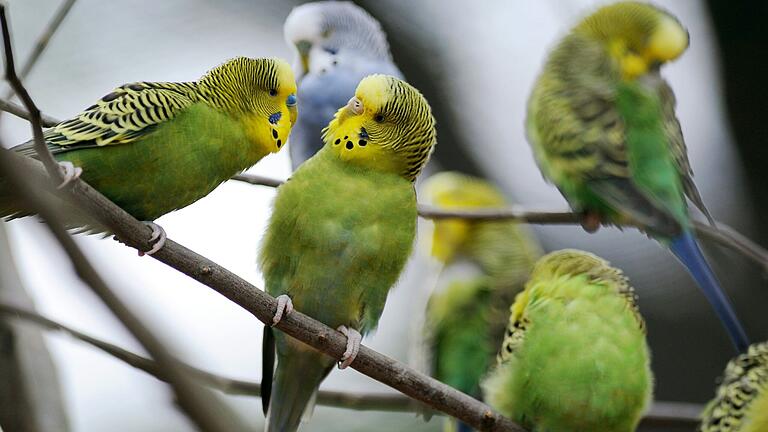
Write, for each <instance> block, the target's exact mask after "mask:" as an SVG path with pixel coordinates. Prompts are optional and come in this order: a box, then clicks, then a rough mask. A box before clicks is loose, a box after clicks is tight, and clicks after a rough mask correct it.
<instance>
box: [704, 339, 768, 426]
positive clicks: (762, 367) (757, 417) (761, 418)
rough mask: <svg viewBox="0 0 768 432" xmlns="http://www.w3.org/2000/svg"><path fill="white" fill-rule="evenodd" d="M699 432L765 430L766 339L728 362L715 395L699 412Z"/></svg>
mask: <svg viewBox="0 0 768 432" xmlns="http://www.w3.org/2000/svg"><path fill="white" fill-rule="evenodd" d="M699 430H700V431H701V432H762V431H766V430H768V342H761V343H756V344H753V345H751V346H750V347H749V349H748V350H747V352H745V353H744V354H740V355H739V356H738V357H736V358H734V359H733V360H731V361H730V362H729V363H728V366H727V367H726V368H725V374H724V376H723V378H722V383H721V384H720V387H719V388H718V389H717V394H716V395H715V398H714V399H712V401H710V402H709V404H707V407H706V408H705V409H704V412H703V413H702V419H701V426H700V427H699Z"/></svg>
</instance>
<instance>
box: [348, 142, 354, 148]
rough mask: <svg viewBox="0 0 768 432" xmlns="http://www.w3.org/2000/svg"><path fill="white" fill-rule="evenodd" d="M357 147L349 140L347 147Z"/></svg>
mask: <svg viewBox="0 0 768 432" xmlns="http://www.w3.org/2000/svg"><path fill="white" fill-rule="evenodd" d="M354 147H355V145H354V144H352V141H347V149H349V150H352V149H353V148H354Z"/></svg>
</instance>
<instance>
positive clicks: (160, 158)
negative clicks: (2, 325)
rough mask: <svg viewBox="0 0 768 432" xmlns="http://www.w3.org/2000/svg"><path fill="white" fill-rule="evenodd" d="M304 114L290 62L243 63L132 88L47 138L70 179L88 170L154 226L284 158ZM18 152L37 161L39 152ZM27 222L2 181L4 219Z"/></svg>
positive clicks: (24, 148)
mask: <svg viewBox="0 0 768 432" xmlns="http://www.w3.org/2000/svg"><path fill="white" fill-rule="evenodd" d="M296 105H297V100H296V82H295V80H294V77H293V72H292V71H291V68H290V66H289V65H288V64H287V63H286V62H285V61H283V60H279V59H268V58H263V59H250V58H245V57H239V58H235V59H232V60H229V61H228V62H226V63H224V64H222V65H220V66H218V67H216V68H214V69H212V70H211V71H209V72H208V73H207V74H205V76H203V77H202V78H201V79H200V80H198V81H195V82H183V83H165V82H136V83H132V84H125V85H123V86H121V87H118V88H116V89H115V90H114V91H112V92H111V93H109V94H107V95H106V96H104V97H102V98H101V99H100V100H99V101H97V102H96V103H95V104H94V105H92V106H90V107H89V108H87V109H86V110H85V111H83V112H82V113H80V114H78V115H77V116H76V117H74V118H72V119H70V120H66V121H64V122H61V123H59V124H58V125H56V126H54V127H52V128H50V129H48V130H46V131H45V140H46V143H47V144H48V148H49V149H50V150H51V152H52V153H53V155H54V157H55V158H56V159H57V160H58V161H60V162H61V163H63V164H64V166H65V167H67V168H66V169H67V170H68V172H69V173H70V176H71V175H72V174H74V170H73V169H72V167H73V166H74V167H77V168H81V169H82V178H83V179H84V180H85V181H86V182H88V183H89V184H90V185H91V186H93V187H94V188H96V189H97V190H98V191H99V192H101V193H102V194H104V195H105V196H106V197H107V198H109V199H110V200H112V201H113V202H115V204H117V205H119V206H120V207H122V208H123V209H124V210H126V211H127V212H128V213H130V214H131V215H133V216H134V217H136V218H137V219H139V220H143V221H152V220H154V219H157V218H158V217H160V216H162V215H164V214H166V213H168V212H171V211H173V210H177V209H180V208H182V207H185V206H188V205H189V204H192V203H193V202H195V201H197V200H199V199H200V198H202V197H204V196H206V195H208V194H209V193H210V192H211V191H213V190H214V189H215V188H216V187H217V186H218V185H219V184H221V183H222V182H224V181H226V180H227V179H229V178H230V177H232V176H233V175H235V174H236V173H238V172H240V171H243V170H245V169H247V168H249V167H250V166H252V165H254V164H255V163H256V162H258V161H259V160H260V159H261V158H262V157H264V156H265V155H267V154H269V153H274V152H277V151H279V150H280V149H281V147H282V146H283V144H285V143H286V141H287V139H288V135H289V133H290V131H291V127H292V125H293V124H294V123H295V121H296V117H297V106H296ZM14 150H16V151H17V152H19V153H21V154H24V155H27V156H32V157H35V156H36V154H35V151H34V149H33V144H32V142H28V143H25V144H21V145H19V146H17V147H14ZM27 214H28V212H27V211H26V210H25V209H24V208H23V207H22V205H21V203H20V202H19V201H18V199H14V198H11V195H10V192H9V191H8V190H7V186H6V185H4V183H3V180H2V178H0V217H17V216H24V215H27ZM83 223H84V222H83V221H79V220H78V221H73V222H72V224H73V226H79V225H81V224H83ZM152 225H154V224H152ZM154 227H155V229H159V227H157V226H156V225H154ZM97 230H98V229H97ZM161 245H162V242H158V243H156V244H155V249H157V248H158V246H161ZM153 250H154V249H153Z"/></svg>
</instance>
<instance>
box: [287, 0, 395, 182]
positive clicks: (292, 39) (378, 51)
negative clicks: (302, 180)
mask: <svg viewBox="0 0 768 432" xmlns="http://www.w3.org/2000/svg"><path fill="white" fill-rule="evenodd" d="M283 30H284V33H285V39H286V41H287V42H288V44H289V45H291V46H292V47H294V48H295V49H296V52H297V56H298V62H297V63H298V64H297V65H296V67H295V68H296V70H297V71H299V72H298V74H299V77H298V81H299V97H300V98H301V118H299V120H298V122H297V124H296V127H295V128H294V131H293V134H291V142H290V145H289V146H288V151H289V152H290V155H291V164H292V165H293V169H294V170H295V169H296V168H297V167H298V166H299V165H301V164H302V162H304V161H305V160H307V159H309V158H310V157H312V155H314V154H315V153H316V152H317V151H318V150H320V149H321V148H322V147H323V140H322V138H321V131H322V130H323V128H325V126H326V125H327V124H328V122H329V121H330V120H331V119H332V118H333V115H334V113H335V112H336V110H337V109H338V107H340V106H343V105H344V104H346V103H347V101H348V100H349V98H351V97H352V96H354V94H355V88H356V87H357V83H359V82H360V80H361V79H363V78H365V77H366V76H368V75H372V74H385V75H393V76H395V77H398V78H402V74H401V73H400V71H399V70H398V69H397V67H396V66H395V64H394V63H393V62H392V55H391V54H390V52H389V44H388V43H387V37H386V35H385V34H384V31H383V30H382V29H381V25H380V24H379V22H378V21H376V19H375V18H373V17H372V16H371V15H369V14H368V12H366V11H365V10H363V9H362V8H360V7H359V6H357V5H355V4H354V3H352V2H347V1H322V2H314V3H306V4H303V5H301V6H297V7H296V8H294V9H293V10H292V11H291V13H290V14H289V15H288V18H286V20H285V25H284V29H283Z"/></svg>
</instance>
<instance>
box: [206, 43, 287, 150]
mask: <svg viewBox="0 0 768 432" xmlns="http://www.w3.org/2000/svg"><path fill="white" fill-rule="evenodd" d="M198 84H199V88H200V93H201V95H202V97H203V100H204V101H205V102H206V103H208V104H210V105H212V106H214V107H215V108H217V109H218V110H220V111H222V112H224V113H226V114H227V115H230V116H232V117H234V118H236V119H237V120H239V121H240V122H242V123H243V126H244V129H245V132H246V135H247V137H248V138H249V139H250V141H251V142H253V143H254V144H255V145H256V147H257V148H256V149H255V150H256V151H258V152H261V153H262V154H267V153H275V152H278V151H280V149H281V148H282V147H283V146H284V145H285V143H286V142H287V141H288V135H290V133H291V128H292V127H293V125H294V123H296V118H297V117H298V101H297V99H296V80H295V79H294V77H293V71H291V67H290V66H289V65H288V63H286V62H285V61H284V60H281V59H277V58H259V59H251V58H247V57H238V58H235V59H232V60H229V61H228V62H226V63H224V64H222V65H220V66H218V67H216V68H214V69H212V70H211V71H209V72H208V73H207V74H206V75H205V76H204V77H203V78H201V79H200V81H199V83H198Z"/></svg>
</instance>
